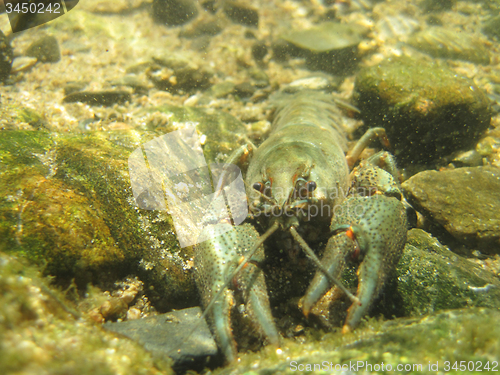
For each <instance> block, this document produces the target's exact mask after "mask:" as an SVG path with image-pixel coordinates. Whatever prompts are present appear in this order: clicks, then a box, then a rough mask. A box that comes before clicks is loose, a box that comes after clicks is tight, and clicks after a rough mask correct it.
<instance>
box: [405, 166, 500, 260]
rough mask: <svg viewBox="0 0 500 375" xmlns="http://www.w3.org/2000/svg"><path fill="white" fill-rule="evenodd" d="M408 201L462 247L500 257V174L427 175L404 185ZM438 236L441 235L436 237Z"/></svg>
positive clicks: (489, 170) (482, 170)
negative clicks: (499, 255)
mask: <svg viewBox="0 0 500 375" xmlns="http://www.w3.org/2000/svg"><path fill="white" fill-rule="evenodd" d="M403 189H404V191H405V194H406V197H407V199H408V201H409V202H410V203H411V204H412V205H413V207H415V209H416V210H418V211H419V212H421V213H422V214H423V215H425V216H426V217H427V218H428V219H429V221H431V222H432V223H434V224H437V229H441V231H442V228H444V229H445V230H446V231H447V232H448V233H449V234H451V235H452V236H453V237H454V238H455V239H456V240H458V241H460V243H462V244H464V245H467V246H469V247H472V248H476V249H480V250H481V251H482V252H484V253H489V254H500V170H499V169H498V168H496V167H482V166H481V167H471V168H457V169H452V170H447V171H440V172H438V171H424V172H420V173H417V174H416V175H414V176H413V177H411V178H410V179H408V180H406V181H405V182H404V183H403ZM436 234H438V233H436Z"/></svg>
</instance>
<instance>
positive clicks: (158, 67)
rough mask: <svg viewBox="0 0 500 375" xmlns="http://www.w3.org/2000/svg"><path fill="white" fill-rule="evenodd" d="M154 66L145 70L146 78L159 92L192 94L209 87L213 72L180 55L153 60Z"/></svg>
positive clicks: (156, 57)
mask: <svg viewBox="0 0 500 375" xmlns="http://www.w3.org/2000/svg"><path fill="white" fill-rule="evenodd" d="M153 60H154V62H155V64H154V65H153V66H151V67H150V68H149V69H148V70H147V75H148V78H149V79H150V80H151V82H153V84H154V85H155V86H156V88H158V89H159V90H167V91H170V92H172V93H194V92H196V90H204V89H206V88H208V87H209V86H210V79H211V78H212V76H213V72H212V71H211V70H210V69H205V67H204V66H203V62H199V63H196V62H195V61H193V60H189V59H188V57H186V56H181V55H173V54H171V55H163V56H155V57H154V58H153Z"/></svg>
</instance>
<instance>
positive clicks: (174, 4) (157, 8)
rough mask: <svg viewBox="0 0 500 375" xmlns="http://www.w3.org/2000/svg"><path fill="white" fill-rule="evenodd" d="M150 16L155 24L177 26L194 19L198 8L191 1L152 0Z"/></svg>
mask: <svg viewBox="0 0 500 375" xmlns="http://www.w3.org/2000/svg"><path fill="white" fill-rule="evenodd" d="M152 15H153V19H154V20H155V22H158V23H161V24H166V25H167V26H179V25H183V24H185V23H186V22H188V21H190V20H191V19H193V18H195V17H196V16H197V15H198V7H197V6H196V3H195V2H194V1H193V0H154V1H153V6H152Z"/></svg>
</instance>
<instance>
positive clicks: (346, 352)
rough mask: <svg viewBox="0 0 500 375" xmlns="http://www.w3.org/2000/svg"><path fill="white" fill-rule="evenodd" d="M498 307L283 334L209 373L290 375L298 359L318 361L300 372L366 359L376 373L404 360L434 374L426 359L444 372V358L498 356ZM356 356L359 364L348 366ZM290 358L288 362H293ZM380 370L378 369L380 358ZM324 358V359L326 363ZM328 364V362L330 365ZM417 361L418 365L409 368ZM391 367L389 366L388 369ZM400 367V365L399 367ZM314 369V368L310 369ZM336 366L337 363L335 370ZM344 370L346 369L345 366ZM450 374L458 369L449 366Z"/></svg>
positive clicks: (329, 369) (490, 358) (324, 370)
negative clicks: (317, 334) (274, 343)
mask: <svg viewBox="0 0 500 375" xmlns="http://www.w3.org/2000/svg"><path fill="white" fill-rule="evenodd" d="M499 318H500V311H499V310H498V309H485V308H484V309H479V308H475V309H462V310H450V311H445V312H440V313H437V314H432V315H428V316H425V317H422V318H419V319H407V318H398V319H394V320H392V321H387V322H382V321H379V320H375V319H369V320H368V321H366V322H365V323H363V324H362V325H361V327H359V328H358V329H356V330H355V331H354V332H352V333H349V334H347V335H342V334H341V332H340V331H336V332H331V333H328V334H326V335H322V336H321V339H319V340H318V339H314V338H313V337H307V336H306V338H305V339H304V338H302V339H301V340H299V341H293V340H290V339H285V340H284V342H283V345H282V346H281V350H280V351H277V350H276V348H273V347H271V346H268V347H266V348H264V349H262V350H261V351H260V352H257V353H245V354H243V355H242V356H241V361H240V362H239V363H238V364H232V365H229V366H228V367H226V368H221V369H218V370H217V371H214V374H217V375H222V374H248V373H249V372H250V371H251V373H255V374H262V375H264V374H270V373H273V374H294V373H297V372H300V371H297V370H298V368H297V367H296V366H298V365H299V364H302V365H306V364H312V365H314V364H319V367H317V368H316V369H314V368H313V367H312V368H311V369H310V370H309V371H307V369H306V368H305V367H303V370H302V372H303V373H308V372H310V373H314V374H330V373H332V372H333V371H334V370H335V365H343V364H346V365H347V367H348V370H349V369H350V370H351V371H356V370H358V371H359V373H373V371H374V370H373V367H372V370H370V369H369V368H368V370H367V368H366V363H368V364H371V365H372V366H373V365H375V364H378V365H379V369H378V370H376V373H379V374H389V373H394V371H396V366H397V365H398V364H402V365H403V366H404V365H409V366H410V367H409V368H410V372H411V371H413V372H420V373H424V374H428V373H429V374H430V373H436V371H435V370H431V369H429V367H428V366H429V363H432V364H435V363H436V362H438V366H439V370H440V371H443V370H444V366H445V363H444V361H450V362H451V364H450V367H451V366H452V365H453V362H454V361H474V362H476V361H480V362H482V363H483V364H484V363H486V362H487V361H490V368H491V362H492V361H498V353H499V352H500V347H499V344H498V340H497V337H498V334H499V333H500V331H499V330H500V328H499V326H498V324H497V322H498V319H499ZM357 361H361V362H363V365H364V366H365V367H363V368H359V369H356V368H354V369H353V368H351V367H350V366H351V365H352V364H353V363H357ZM292 362H293V363H292ZM382 362H383V363H385V365H386V367H385V370H381V368H380V365H381V363H382ZM325 363H326V364H325ZM330 364H332V365H330ZM418 364H421V365H422V367H418V366H417V367H413V365H418ZM387 365H391V366H392V371H388V370H387ZM403 368H404V367H403ZM313 370H315V371H313ZM338 370H339V369H338V368H337V371H338ZM344 370H345V369H344ZM450 373H458V372H454V371H451V372H450Z"/></svg>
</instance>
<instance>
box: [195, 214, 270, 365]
mask: <svg viewBox="0 0 500 375" xmlns="http://www.w3.org/2000/svg"><path fill="white" fill-rule="evenodd" d="M227 229H229V230H228V231H226V232H225V233H222V234H221V232H222V230H227ZM205 231H206V233H205V234H209V239H208V240H206V241H204V242H202V243H200V244H197V245H196V246H195V269H196V272H195V280H196V285H197V287H198V290H199V292H200V295H201V299H202V303H203V305H204V308H205V309H206V308H209V307H208V306H209V304H210V303H211V301H212V299H213V298H217V300H215V302H214V303H213V307H212V308H211V311H209V312H208V315H207V317H208V320H209V323H210V325H211V327H212V330H213V332H214V334H215V336H216V338H217V341H218V344H219V346H220V348H221V350H222V352H223V354H224V356H225V358H226V360H227V361H229V362H231V361H234V360H235V359H237V357H238V350H237V346H236V342H235V340H234V337H233V333H232V329H231V325H232V321H231V313H232V311H233V310H234V307H235V306H240V307H242V306H244V310H243V311H241V309H239V310H240V312H242V314H244V315H245V317H246V318H247V319H248V320H249V321H250V323H251V325H252V326H253V328H254V330H255V331H256V332H257V333H258V334H259V335H260V336H265V337H267V338H268V340H269V342H270V343H271V344H274V345H276V346H279V343H280V336H279V334H278V331H277V330H276V326H275V324H274V320H273V317H272V314H271V308H270V305H269V300H268V295H267V290H266V284H265V280H264V274H263V273H262V271H261V269H260V268H259V267H258V263H259V262H261V261H262V260H263V257H264V249H263V246H262V245H261V246H259V247H258V249H257V251H256V252H255V254H254V255H253V256H251V257H250V259H247V260H246V261H245V256H248V252H249V251H250V250H251V249H252V248H253V247H254V245H255V244H256V243H257V241H258V240H259V235H258V233H257V231H256V230H255V229H254V228H253V226H252V225H250V224H243V225H240V226H236V227H235V226H232V225H230V224H217V225H211V226H209V227H207V228H206V229H205ZM242 262H244V263H245V264H241V263H242ZM240 266H241V271H239V272H237V273H236V276H234V273H235V271H237V268H238V267H240ZM221 288H223V289H224V290H223V291H222V293H221V294H220V295H219V296H217V293H218V292H219V291H220V290H221Z"/></svg>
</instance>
